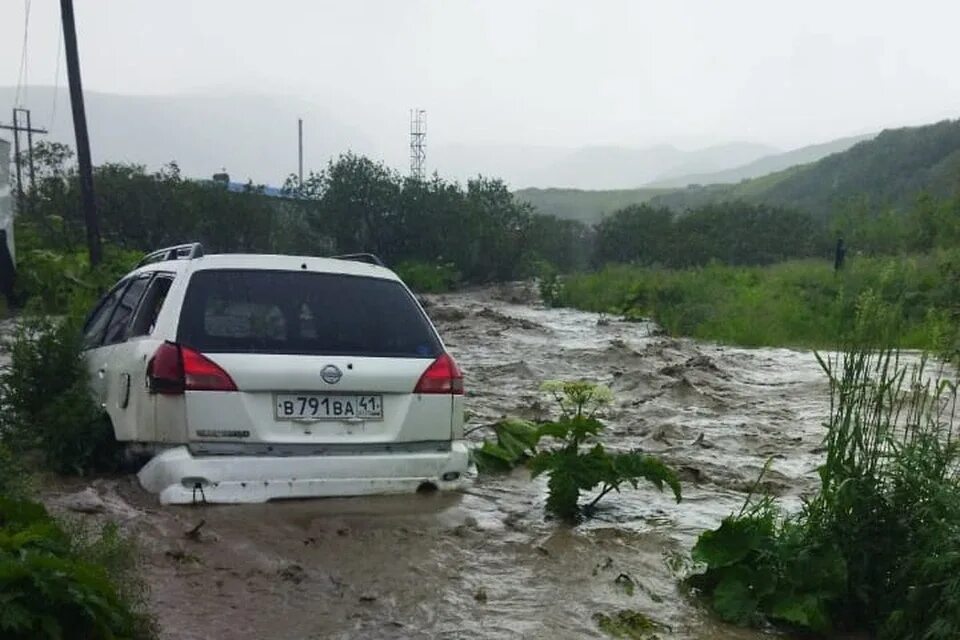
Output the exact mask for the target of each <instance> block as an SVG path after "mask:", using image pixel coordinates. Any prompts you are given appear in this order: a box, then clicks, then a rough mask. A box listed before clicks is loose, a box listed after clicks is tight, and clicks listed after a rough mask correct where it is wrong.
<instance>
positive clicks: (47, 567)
mask: <svg viewBox="0 0 960 640" xmlns="http://www.w3.org/2000/svg"><path fill="white" fill-rule="evenodd" d="M118 539H119V536H118V534H117V533H116V532H115V531H113V532H108V533H106V534H105V536H104V537H102V538H98V539H96V540H92V539H89V538H88V539H87V540H86V541H84V542H83V543H82V544H81V545H79V546H78V544H77V540H76V539H75V538H71V536H70V535H68V534H67V533H66V532H65V531H64V529H63V528H62V527H61V526H60V525H59V524H58V523H57V522H56V521H55V520H53V518H51V517H50V516H49V515H48V514H47V512H46V510H45V509H44V508H43V506H42V505H40V504H37V503H34V502H30V501H26V500H13V499H10V498H6V497H2V496H0V602H2V603H3V606H2V607H0V636H2V637H3V638H5V639H9V640H20V639H23V640H27V639H29V640H35V639H39V638H50V639H58V640H59V639H63V640H68V639H76V640H88V639H107V638H116V639H120V638H130V639H131V640H140V639H142V638H150V637H153V636H154V635H155V630H154V626H153V623H152V621H151V620H150V618H149V617H148V616H146V615H145V614H144V613H143V600H142V591H140V592H139V593H140V594H141V595H139V596H138V595H136V593H137V592H131V591H129V590H124V589H123V588H119V587H118V584H117V583H116V582H115V581H114V580H113V579H112V577H111V573H112V571H115V570H116V569H117V565H116V563H115V562H114V564H113V565H112V566H110V565H106V564H102V563H98V562H94V561H91V559H89V557H85V556H84V554H83V552H84V551H86V552H87V553H88V554H90V553H91V552H96V554H98V555H99V556H100V557H101V558H103V557H106V556H107V555H108V554H109V553H110V552H113V551H115V550H116V549H117V547H118V545H117V543H116V541H117V540H118ZM103 540H106V542H103Z"/></svg>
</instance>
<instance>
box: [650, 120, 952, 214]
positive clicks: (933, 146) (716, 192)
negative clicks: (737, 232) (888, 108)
mask: <svg viewBox="0 0 960 640" xmlns="http://www.w3.org/2000/svg"><path fill="white" fill-rule="evenodd" d="M958 188H960V120H944V121H942V122H938V123H936V124H931V125H926V126H921V127H904V128H901V129H888V130H885V131H882V132H881V133H880V134H878V135H877V136H876V137H875V138H873V139H870V140H865V141H862V142H859V143H857V144H855V145H854V146H852V147H851V148H850V149H848V150H846V151H843V152H841V153H835V154H832V155H829V156H827V157H825V158H822V159H820V160H818V161H817V162H813V163H810V164H805V165H799V166H796V167H791V168H789V169H785V170H783V171H779V172H776V173H772V174H770V175H766V176H762V177H759V178H753V179H751V180H744V181H742V182H740V183H738V184H734V185H707V186H691V187H688V188H686V189H679V190H676V191H671V192H668V193H662V194H659V195H657V196H654V197H653V198H652V199H651V201H652V202H653V203H655V204H663V205H667V206H669V207H672V208H675V209H686V208H689V207H695V206H698V205H700V204H703V203H706V202H715V201H719V200H734V199H743V200H747V201H753V202H765V203H769V204H778V205H783V206H790V207H795V208H798V209H802V210H805V211H809V212H811V213H813V214H815V215H818V216H828V215H830V213H832V212H834V211H835V210H836V209H837V208H838V207H841V206H843V205H844V204H846V203H848V202H850V201H851V200H854V199H859V198H864V197H865V198H867V199H868V201H869V202H870V203H871V204H872V205H873V206H875V207H887V206H892V207H908V206H910V205H911V204H912V203H913V202H914V200H915V199H916V197H917V194H918V193H919V192H921V191H928V192H930V193H932V194H934V195H947V194H950V193H952V192H954V191H956V190H957V189H958Z"/></svg>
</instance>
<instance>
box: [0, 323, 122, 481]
mask: <svg viewBox="0 0 960 640" xmlns="http://www.w3.org/2000/svg"><path fill="white" fill-rule="evenodd" d="M78 325H79V322H78V321H76V320H74V319H72V318H68V319H65V320H63V321H54V320H51V319H49V318H43V317H35V316H28V317H25V318H24V320H23V321H22V322H21V324H20V326H19V327H18V329H17V332H16V335H15V337H14V340H13V342H12V343H11V344H10V367H9V368H8V369H7V370H5V371H4V372H3V373H2V374H0V438H2V440H3V441H4V442H6V443H7V445H8V446H9V447H10V448H11V449H12V450H13V451H14V452H17V453H21V454H22V453H24V452H28V451H31V450H39V451H40V452H41V454H42V455H43V459H44V461H45V462H46V464H47V466H48V467H49V468H50V469H52V470H54V471H58V472H61V473H75V474H83V473H87V472H90V471H95V470H113V469H115V468H116V466H117V464H118V461H119V445H118V444H117V442H116V440H115V438H114V433H113V428H112V426H111V424H110V421H109V419H108V418H107V416H106V415H105V414H104V412H103V411H102V410H101V409H100V408H99V407H98V406H97V405H96V403H95V402H94V400H93V398H92V397H91V395H90V391H89V385H88V374H87V370H86V367H85V364H84V362H83V359H82V356H81V351H80V331H79V328H78Z"/></svg>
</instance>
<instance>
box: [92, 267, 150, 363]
mask: <svg viewBox="0 0 960 640" xmlns="http://www.w3.org/2000/svg"><path fill="white" fill-rule="evenodd" d="M155 275H156V272H155V271H145V272H142V273H138V274H135V275H132V276H130V278H129V280H130V282H129V284H128V285H127V288H126V289H124V290H123V293H122V294H121V295H120V298H118V299H117V304H116V305H115V306H114V308H113V311H112V312H111V313H110V319H109V320H108V321H107V327H106V329H104V331H103V336H102V337H101V339H100V346H102V347H112V346H114V345H118V344H123V343H124V342H126V341H127V340H128V338H129V336H128V335H127V333H128V332H129V329H130V325H131V324H132V323H133V318H134V316H135V315H136V313H137V309H139V308H140V303H141V302H143V297H144V296H145V295H146V294H147V289H149V288H150V283H151V282H153V278H154V276H155ZM138 280H146V281H147V283H146V285H144V287H143V291H141V292H140V297H139V298H137V300H136V302H135V303H134V305H133V309H132V310H131V312H130V317H128V318H127V320H126V324H125V325H124V327H123V331H122V332H121V333H120V339H119V340H115V341H113V342H107V341H106V339H107V334H108V333H109V329H110V327H111V325H112V324H113V318H114V316H115V315H116V314H117V309H119V308H120V303H121V302H122V301H123V298H124V297H125V296H126V295H127V292H128V291H129V290H130V287H131V286H133V283H135V282H137V281H138Z"/></svg>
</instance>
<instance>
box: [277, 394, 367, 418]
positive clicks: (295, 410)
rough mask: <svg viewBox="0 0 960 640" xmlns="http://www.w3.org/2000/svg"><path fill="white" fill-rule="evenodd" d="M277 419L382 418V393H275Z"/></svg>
mask: <svg viewBox="0 0 960 640" xmlns="http://www.w3.org/2000/svg"><path fill="white" fill-rule="evenodd" d="M274 410H275V411H276V416H277V420H351V419H352V420H383V396H379V395H349V396H347V395H344V396H333V395H313V394H309V393H290V394H277V396H276V402H275V403H274Z"/></svg>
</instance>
